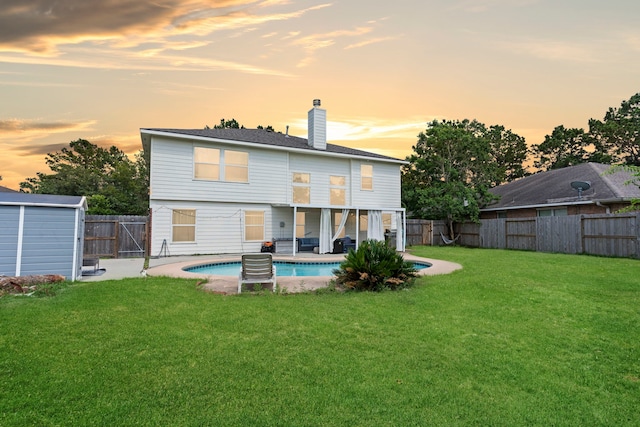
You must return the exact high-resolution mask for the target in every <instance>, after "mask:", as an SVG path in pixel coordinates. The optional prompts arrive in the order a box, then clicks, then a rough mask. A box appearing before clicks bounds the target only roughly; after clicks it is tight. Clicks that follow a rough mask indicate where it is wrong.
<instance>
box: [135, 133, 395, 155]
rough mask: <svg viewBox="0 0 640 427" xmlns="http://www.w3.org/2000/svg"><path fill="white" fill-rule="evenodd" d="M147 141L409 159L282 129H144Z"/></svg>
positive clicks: (144, 140)
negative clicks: (322, 143) (323, 143)
mask: <svg viewBox="0 0 640 427" xmlns="http://www.w3.org/2000/svg"><path fill="white" fill-rule="evenodd" d="M140 133H141V135H142V142H143V144H146V143H148V141H149V139H150V135H166V136H173V137H186V138H190V139H200V140H216V141H230V142H237V143H250V144H259V145H264V146H268V147H271V148H275V149H283V150H287V151H301V152H310V153H311V152H314V153H317V154H329V155H336V156H347V157H364V158H370V159H376V160H383V161H389V162H396V163H406V162H405V161H404V160H400V159H396V158H394V157H389V156H383V155H381V154H376V153H371V152H368V151H363V150H356V149H354V148H348V147H343V146H341V145H335V144H327V148H326V150H320V149H317V148H313V147H311V146H310V145H309V143H308V141H307V140H306V139H305V138H299V137H297V136H291V135H285V134H283V133H281V132H273V131H267V130H264V129H163V128H142V129H140Z"/></svg>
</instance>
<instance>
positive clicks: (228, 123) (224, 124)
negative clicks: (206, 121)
mask: <svg viewBox="0 0 640 427" xmlns="http://www.w3.org/2000/svg"><path fill="white" fill-rule="evenodd" d="M204 128H205V129H211V128H210V127H209V126H208V125H207V126H205V127H204ZM213 129H244V126H241V125H240V123H238V121H237V120H236V119H231V120H225V119H224V118H222V119H220V124H217V125H213Z"/></svg>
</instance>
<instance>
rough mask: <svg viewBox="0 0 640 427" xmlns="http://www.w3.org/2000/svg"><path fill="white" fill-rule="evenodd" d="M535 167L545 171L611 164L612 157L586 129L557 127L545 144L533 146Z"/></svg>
mask: <svg viewBox="0 0 640 427" xmlns="http://www.w3.org/2000/svg"><path fill="white" fill-rule="evenodd" d="M531 154H532V155H533V157H534V159H535V160H534V166H535V167H536V168H538V169H541V170H543V171H548V170H552V169H561V168H564V167H567V166H575V165H578V164H580V163H587V162H599V163H610V162H611V156H610V155H608V154H607V153H606V150H604V149H603V148H602V146H601V144H599V143H598V141H597V140H594V139H593V138H592V137H591V135H590V134H588V133H586V132H585V131H584V129H578V128H565V127H564V126H562V125H560V126H556V127H555V129H554V130H553V132H551V135H546V136H545V137H544V142H542V143H541V144H537V145H533V146H531Z"/></svg>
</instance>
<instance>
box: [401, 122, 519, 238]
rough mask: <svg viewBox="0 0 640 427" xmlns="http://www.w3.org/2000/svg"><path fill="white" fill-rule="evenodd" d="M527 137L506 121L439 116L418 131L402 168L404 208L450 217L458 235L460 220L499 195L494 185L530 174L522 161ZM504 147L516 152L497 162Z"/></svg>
mask: <svg viewBox="0 0 640 427" xmlns="http://www.w3.org/2000/svg"><path fill="white" fill-rule="evenodd" d="M523 142H524V139H522V138H521V137H519V136H518V135H516V134H513V133H512V132H511V131H506V130H505V129H504V128H503V127H501V126H492V127H491V128H489V129H487V128H486V126H485V125H484V124H482V123H479V122H478V121H476V120H473V121H469V120H466V119H465V120H463V121H437V120H434V121H433V122H431V123H429V124H428V125H427V129H426V130H425V131H424V132H421V133H420V134H419V135H418V142H417V144H416V145H415V146H414V147H413V151H414V153H413V154H412V155H410V156H408V157H407V161H408V162H409V164H408V165H406V166H404V167H403V175H402V200H403V204H404V206H405V208H406V209H407V210H408V211H409V214H410V215H411V216H413V217H415V218H426V219H444V220H446V221H447V223H448V227H449V235H450V236H451V238H454V237H455V236H454V223H455V222H459V221H463V220H466V219H471V220H477V219H478V217H479V215H480V208H481V207H483V206H485V205H486V204H487V203H489V202H490V201H491V200H493V199H494V196H493V195H492V194H491V193H489V188H491V187H492V186H493V185H495V184H496V183H500V182H504V181H506V180H508V179H515V178H516V177H518V176H520V175H521V174H523V173H525V171H524V169H522V168H521V167H518V165H517V159H519V158H524V157H525V156H526V146H524V145H523V144H522V143H523ZM504 147H509V150H511V151H512V152H511V154H509V155H508V156H507V160H508V161H507V162H506V163H505V164H496V161H498V159H501V155H502V154H501V153H499V152H498V151H499V150H500V149H502V148H504ZM509 150H507V151H509Z"/></svg>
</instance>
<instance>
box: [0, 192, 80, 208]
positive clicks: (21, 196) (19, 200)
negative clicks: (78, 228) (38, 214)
mask: <svg viewBox="0 0 640 427" xmlns="http://www.w3.org/2000/svg"><path fill="white" fill-rule="evenodd" d="M0 205H16V206H51V207H68V208H79V207H84V208H85V209H86V208H87V202H86V199H85V198H84V197H83V196H56V195H53V194H31V193H18V192H13V193H5V192H0Z"/></svg>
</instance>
